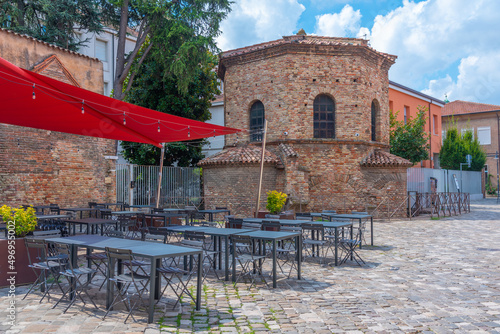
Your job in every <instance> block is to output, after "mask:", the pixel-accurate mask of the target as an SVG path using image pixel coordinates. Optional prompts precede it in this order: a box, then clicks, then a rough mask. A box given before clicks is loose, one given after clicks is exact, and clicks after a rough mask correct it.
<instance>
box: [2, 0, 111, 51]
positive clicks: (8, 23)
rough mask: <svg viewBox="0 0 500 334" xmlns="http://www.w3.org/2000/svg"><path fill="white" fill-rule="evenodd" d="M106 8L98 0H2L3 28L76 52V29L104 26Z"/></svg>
mask: <svg viewBox="0 0 500 334" xmlns="http://www.w3.org/2000/svg"><path fill="white" fill-rule="evenodd" d="M102 9H103V8H102V7H101V6H100V5H99V1H96V0H57V1H53V0H16V1H6V0H0V27H2V28H5V29H9V30H12V31H15V32H18V33H20V34H26V35H29V36H32V37H34V38H36V39H39V40H41V41H44V42H47V43H51V44H55V45H58V46H60V47H63V48H65V49H69V50H73V51H76V50H78V47H79V46H81V45H83V44H84V43H85V42H86V41H81V40H80V39H79V38H78V36H77V32H76V31H77V30H83V31H89V32H94V33H98V32H101V31H102V29H103V26H102V23H101V22H102V20H103V17H102V15H101V14H103V13H104V11H103V10H102Z"/></svg>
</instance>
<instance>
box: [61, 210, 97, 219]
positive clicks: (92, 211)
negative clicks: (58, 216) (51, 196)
mask: <svg viewBox="0 0 500 334" xmlns="http://www.w3.org/2000/svg"><path fill="white" fill-rule="evenodd" d="M97 210H98V209H96V208H64V209H61V211H70V212H80V219H82V218H83V213H84V212H90V216H92V213H94V212H97Z"/></svg>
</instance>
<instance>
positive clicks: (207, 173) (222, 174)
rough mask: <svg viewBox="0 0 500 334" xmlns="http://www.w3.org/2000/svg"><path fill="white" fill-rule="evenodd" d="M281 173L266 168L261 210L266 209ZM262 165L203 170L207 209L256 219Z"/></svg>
mask: <svg viewBox="0 0 500 334" xmlns="http://www.w3.org/2000/svg"><path fill="white" fill-rule="evenodd" d="M280 173H282V170H279V169H276V168H275V167H274V166H270V165H265V166H264V173H263V181H262V192H261V201H260V210H265V209H266V202H267V194H266V193H267V192H268V191H270V190H275V189H277V188H276V182H277V178H278V176H279V174H280ZM259 175H260V165H259V164H251V165H248V164H246V165H227V166H206V167H203V178H204V179H203V181H204V191H205V207H206V208H208V209H213V208H215V207H216V206H227V207H228V209H229V210H231V214H235V215H237V216H239V217H249V216H253V212H255V205H256V204H257V192H258V184H259Z"/></svg>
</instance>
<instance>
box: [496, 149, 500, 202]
mask: <svg viewBox="0 0 500 334" xmlns="http://www.w3.org/2000/svg"><path fill="white" fill-rule="evenodd" d="M496 159H497V204H498V199H499V198H500V176H499V175H498V161H499V160H500V157H499V156H498V151H497V154H496Z"/></svg>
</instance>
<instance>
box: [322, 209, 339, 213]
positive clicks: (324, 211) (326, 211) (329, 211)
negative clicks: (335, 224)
mask: <svg viewBox="0 0 500 334" xmlns="http://www.w3.org/2000/svg"><path fill="white" fill-rule="evenodd" d="M321 212H322V213H337V210H323V211H321Z"/></svg>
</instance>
